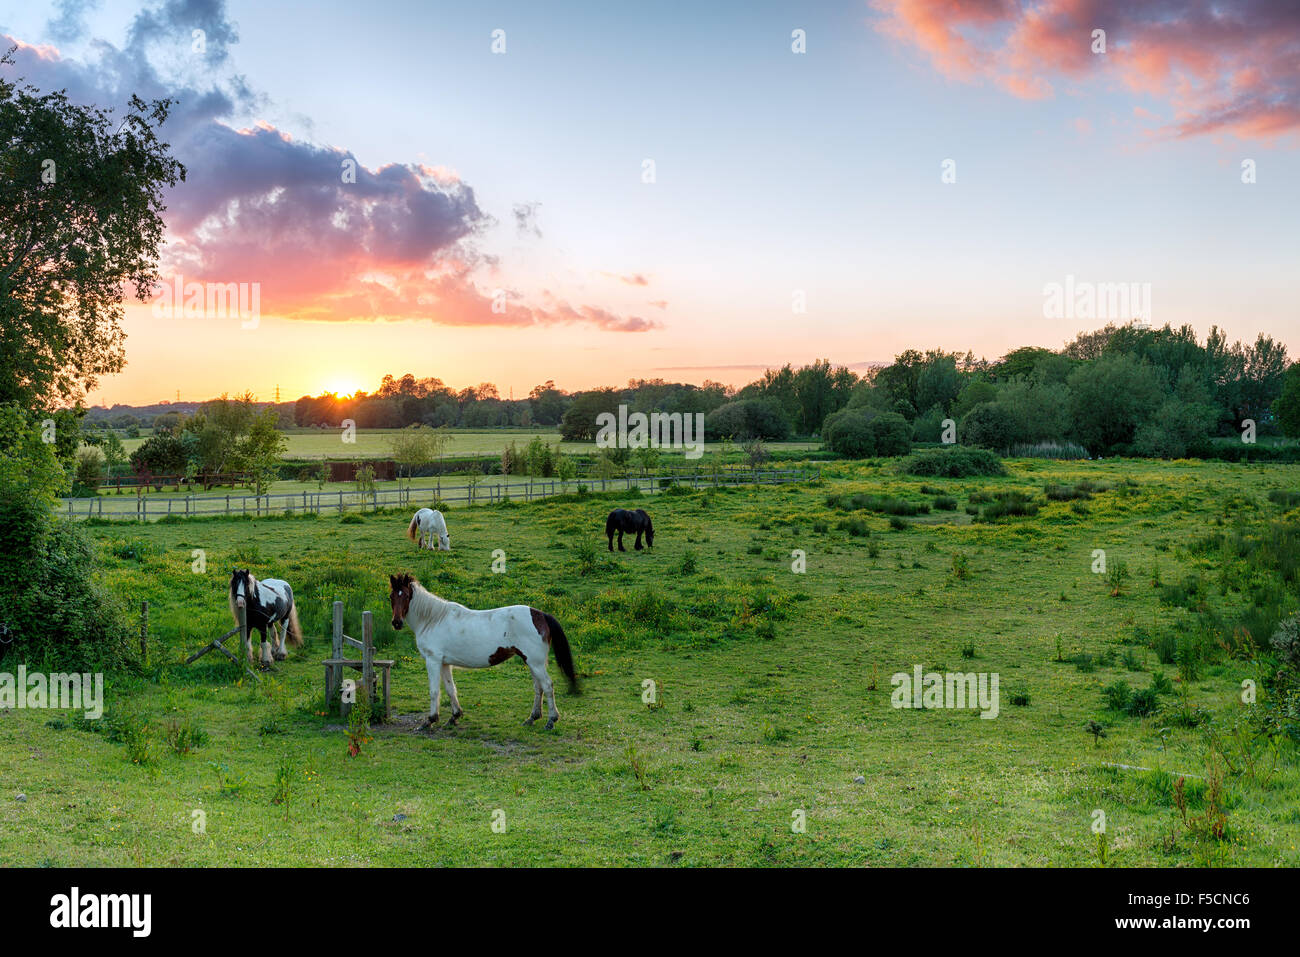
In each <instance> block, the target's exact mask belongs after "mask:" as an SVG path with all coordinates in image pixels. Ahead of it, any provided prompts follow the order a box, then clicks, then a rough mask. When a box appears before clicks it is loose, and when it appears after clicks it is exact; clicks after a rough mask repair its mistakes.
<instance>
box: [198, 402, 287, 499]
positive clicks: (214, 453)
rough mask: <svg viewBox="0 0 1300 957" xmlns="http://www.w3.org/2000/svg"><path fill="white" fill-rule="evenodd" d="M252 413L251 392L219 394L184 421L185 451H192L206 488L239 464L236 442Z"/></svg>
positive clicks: (251, 418)
mask: <svg viewBox="0 0 1300 957" xmlns="http://www.w3.org/2000/svg"><path fill="white" fill-rule="evenodd" d="M256 416H257V411H256V407H255V406H254V404H253V396H252V394H251V393H248V392H245V393H244V394H243V395H241V396H236V397H235V398H233V399H232V398H230V397H229V396H228V395H227V394H225V393H222V395H221V398H219V399H213V400H212V401H211V402H205V403H204V404H203V405H202V406H201V407H200V408H199V411H198V412H196V413H195V414H194V415H192V416H191V417H190V418H189V419H187V420H186V421H185V427H184V434H185V435H186V436H190V437H192V438H191V439H190V445H189V446H188V447H187V449H186V452H187V455H188V454H191V453H192V454H193V456H194V458H195V460H196V463H197V465H198V468H199V472H200V473H201V475H202V476H203V484H204V485H205V486H206V487H209V488H210V487H211V486H212V483H213V482H214V481H216V477H217V476H219V475H224V474H226V473H228V472H231V471H233V470H235V469H238V468H239V467H240V466H239V462H238V459H239V453H240V442H241V441H242V440H243V439H244V437H245V436H247V435H248V432H249V429H250V427H251V426H252V424H253V421H254V419H255V417H256ZM277 418H278V417H277Z"/></svg>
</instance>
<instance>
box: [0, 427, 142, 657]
mask: <svg viewBox="0 0 1300 957" xmlns="http://www.w3.org/2000/svg"><path fill="white" fill-rule="evenodd" d="M64 481H65V479H64V473H63V469H62V467H61V465H60V464H59V462H58V460H57V458H56V457H55V453H54V451H53V450H52V449H51V447H50V446H49V445H47V444H45V443H44V442H42V441H41V437H40V430H39V428H38V427H37V425H36V423H35V422H33V421H32V420H31V419H29V418H28V417H27V416H26V415H25V414H24V413H23V412H21V411H19V410H17V409H16V408H14V407H12V406H0V580H3V581H4V582H6V583H8V584H7V587H6V588H5V589H4V592H3V594H0V625H3V626H4V627H5V628H6V629H7V633H8V634H9V635H12V636H13V638H12V639H11V643H10V644H0V655H13V656H14V657H15V658H17V659H19V660H23V661H25V662H26V664H27V666H28V667H29V668H32V669H36V668H39V667H45V666H47V665H57V666H58V670H65V669H77V670H82V671H97V670H101V669H103V670H107V669H111V668H112V667H114V666H116V665H119V664H121V663H122V662H123V661H124V660H125V657H126V642H125V635H126V634H127V631H128V629H127V625H126V617H125V613H124V609H123V608H122V606H121V604H120V603H119V602H118V601H117V600H116V599H114V598H112V597H110V596H109V594H108V593H107V592H105V591H104V590H103V589H102V588H101V586H100V585H99V584H98V583H97V582H96V580H95V575H94V572H95V570H96V566H97V564H98V563H97V560H96V558H97V556H96V551H95V549H94V548H93V547H92V545H91V543H90V541H89V540H88V539H87V538H86V536H85V535H84V534H83V533H82V531H81V530H80V529H78V528H76V527H74V526H73V525H72V524H71V523H70V522H67V521H64V520H62V519H59V518H57V517H56V516H55V514H54V510H53V506H54V502H55V496H56V495H57V494H58V493H59V492H61V491H63V490H64V489H65V488H66V486H65V485H64Z"/></svg>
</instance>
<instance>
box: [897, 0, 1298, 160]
mask: <svg viewBox="0 0 1300 957" xmlns="http://www.w3.org/2000/svg"><path fill="white" fill-rule="evenodd" d="M872 5H873V6H874V7H875V9H876V10H877V11H878V12H879V13H880V14H881V18H880V20H879V21H878V23H877V24H876V26H877V29H878V30H879V31H880V32H881V33H883V34H885V35H886V36H889V37H893V38H895V39H897V40H900V41H902V42H904V43H906V44H909V45H911V46H914V47H916V48H918V49H919V50H921V51H922V52H923V53H925V54H926V55H927V56H928V57H929V60H930V62H931V64H932V65H933V66H934V67H935V68H936V69H938V70H939V71H940V72H942V73H943V74H944V75H945V76H949V77H952V78H954V79H958V80H961V81H964V82H979V81H986V82H992V83H994V84H996V85H998V86H1000V87H1001V88H1002V89H1004V90H1006V91H1008V92H1009V93H1011V94H1013V95H1015V96H1018V97H1022V98H1032V99H1042V98H1045V97H1049V96H1052V95H1054V93H1055V92H1056V87H1057V85H1058V84H1060V83H1062V82H1064V83H1065V84H1067V85H1068V86H1073V85H1076V84H1078V83H1081V82H1087V81H1090V80H1096V81H1099V82H1108V81H1109V82H1111V83H1116V84H1118V85H1119V86H1120V87H1122V88H1124V89H1127V90H1129V91H1131V92H1132V93H1135V94H1143V95H1146V96H1150V97H1153V98H1156V99H1159V100H1163V101H1164V103H1165V105H1166V106H1167V108H1168V110H1169V111H1170V113H1171V114H1172V120H1171V121H1170V122H1167V123H1166V124H1165V126H1164V127H1163V128H1162V129H1161V130H1160V131H1159V134H1160V135H1163V136H1176V137H1177V136H1198V135H1202V134H1206V133H1230V134H1233V135H1235V136H1238V137H1241V138H1244V139H1261V138H1262V139H1272V138H1276V137H1279V136H1283V135H1286V134H1290V133H1294V132H1296V131H1297V130H1298V129H1300V70H1297V69H1296V63H1297V61H1298V60H1300V6H1297V5H1296V4H1293V3H1277V2H1274V0H1187V2H1182V3H1177V2H1155V3H1133V2H1130V0H1041V2H1032V3H1031V2H1029V0H873V2H872ZM1095 29H1101V30H1105V31H1106V52H1105V53H1104V54H1099V53H1093V52H1092V42H1093V40H1092V32H1093V30H1095Z"/></svg>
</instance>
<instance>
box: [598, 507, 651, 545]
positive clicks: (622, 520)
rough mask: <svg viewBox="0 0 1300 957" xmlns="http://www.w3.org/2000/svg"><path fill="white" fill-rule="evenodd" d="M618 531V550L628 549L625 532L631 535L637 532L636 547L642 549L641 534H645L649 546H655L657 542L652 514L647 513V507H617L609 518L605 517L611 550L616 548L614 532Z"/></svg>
mask: <svg viewBox="0 0 1300 957" xmlns="http://www.w3.org/2000/svg"><path fill="white" fill-rule="evenodd" d="M615 532H618V550H619V551H620V552H625V551H627V549H626V548H624V547H623V533H624V532H627V533H628V534H629V535H631V534H632V533H633V532H635V533H636V548H637V550H638V551H640V550H641V536H642V535H643V534H644V535H645V543H646V546H647V547H653V546H654V543H655V527H654V525H652V524H651V523H650V516H649V515H647V514H646V513H645V509H643V508H638V509H636V510H635V511H630V510H628V509H626V508H616V509H614V511H612V512H610V513H609V518H607V519H605V535H606V536H607V537H608V538H609V550H610V551H611V552H612V551H613V550H614V533H615Z"/></svg>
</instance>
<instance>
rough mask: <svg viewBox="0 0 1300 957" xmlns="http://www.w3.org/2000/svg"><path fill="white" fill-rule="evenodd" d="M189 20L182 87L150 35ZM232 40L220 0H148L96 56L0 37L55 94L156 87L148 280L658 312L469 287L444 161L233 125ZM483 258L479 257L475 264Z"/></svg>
mask: <svg viewBox="0 0 1300 957" xmlns="http://www.w3.org/2000/svg"><path fill="white" fill-rule="evenodd" d="M192 26H194V27H202V28H203V29H205V31H206V32H207V35H208V38H209V46H208V55H207V63H208V65H209V66H212V67H213V68H214V69H213V71H211V72H210V73H207V74H205V76H206V77H208V81H207V82H208V83H209V84H210V85H208V86H204V87H201V88H199V87H195V86H193V85H189V84H188V83H187V82H184V81H179V80H171V79H168V78H166V77H164V76H162V75H160V74H159V73H158V72H157V71H156V70H155V69H154V68H153V66H152V65H151V62H150V58H149V56H148V54H149V52H150V47H151V44H152V43H154V42H162V43H164V44H165V43H167V42H171V41H170V39H169V38H170V37H173V36H175V35H176V34H177V32H178V31H179V32H180V34H182V35H188V31H189V28H190V27H192ZM236 40H237V35H236V34H235V32H234V30H233V27H231V26H230V24H229V23H228V22H227V21H226V19H225V11H224V5H223V4H222V3H221V2H220V0H194V2H180V0H178V2H177V3H172V4H168V5H164V6H162V7H160V8H158V9H154V10H147V11H145V12H142V13H140V14H138V15H137V16H136V18H135V20H134V21H133V23H132V26H131V29H130V31H129V37H128V42H127V44H126V46H125V47H124V48H122V49H118V48H117V47H114V46H113V45H112V44H109V43H107V42H104V41H97V42H96V44H95V49H96V51H97V59H95V60H93V61H90V62H86V63H82V62H79V61H76V60H69V59H64V58H63V57H62V56H61V55H60V54H59V52H58V50H57V49H55V48H53V47H49V46H40V47H34V46H31V45H27V44H22V43H19V42H17V41H14V40H11V38H9V37H6V36H2V35H0V49H7V48H8V47H9V46H10V45H16V46H17V48H18V49H17V52H16V54H15V61H16V63H15V65H14V66H5V67H3V68H0V69H4V70H6V71H9V72H11V73H12V74H13V75H16V76H20V77H23V78H25V79H26V80H27V81H28V82H30V83H32V84H33V85H35V86H37V87H38V88H39V89H41V90H46V91H48V90H58V89H66V90H67V91H68V95H69V97H70V98H71V99H73V100H74V101H77V102H82V103H92V104H95V105H98V106H111V105H120V104H122V103H123V102H125V100H126V99H127V97H128V96H129V95H130V94H131V93H138V94H139V95H140V96H142V97H145V98H150V99H152V98H159V97H171V98H172V99H173V100H174V102H175V103H176V104H177V105H176V106H174V108H173V110H172V113H171V115H170V116H169V118H168V120H167V123H166V124H165V125H164V126H163V128H162V130H161V136H162V137H163V139H165V140H166V141H167V142H168V143H170V144H171V146H172V150H173V153H174V154H175V156H176V157H177V158H178V159H179V160H180V161H181V162H182V163H183V164H185V166H186V171H187V172H186V177H185V181H184V182H183V183H179V184H178V185H177V186H176V187H175V188H174V189H172V190H170V191H169V193H168V195H167V196H166V197H165V200H164V201H165V203H166V206H167V211H166V213H165V214H164V220H165V222H166V226H167V236H166V247H165V249H164V251H163V257H162V262H161V264H160V270H159V272H160V278H161V279H162V281H163V282H164V283H168V284H169V285H170V283H171V281H172V280H173V279H174V277H176V276H180V277H182V278H183V279H184V281H186V282H191V281H197V282H212V283H222V284H226V283H243V282H249V283H251V282H256V283H258V285H259V287H260V308H261V310H262V312H263V313H264V314H267V315H275V316H281V317H284V318H290V319H315V320H330V321H346V320H351V319H362V320H364V319H381V318H382V319H424V320H429V321H432V322H435V323H440V324H446V325H457V326H479V325H481V326H524V325H554V324H568V323H582V324H586V325H589V326H593V327H595V328H598V329H602V330H609V331H615V332H641V331H645V330H647V329H652V328H655V327H657V325H658V323H656V322H653V321H650V320H646V319H642V318H640V317H637V316H620V315H617V314H615V313H613V312H610V311H609V310H606V309H604V308H601V307H598V306H594V305H586V304H576V305H575V304H570V303H569V302H567V301H564V300H562V299H557V298H555V297H547V299H546V301H544V302H541V303H532V304H530V303H528V302H526V301H525V300H524V299H523V297H521V296H519V295H517V294H514V293H513V292H499V291H498V290H497V289H494V288H493V289H484V288H481V285H480V283H486V282H490V281H491V280H487V279H476V274H478V273H479V271H480V267H484V266H486V267H494V266H496V261H495V259H494V258H493V257H492V256H491V255H490V254H488V253H487V252H485V251H483V250H482V249H481V248H480V247H481V239H482V234H483V233H484V232H485V231H486V230H487V229H488V228H489V227H490V226H491V225H493V223H494V220H493V219H492V218H491V217H490V216H488V215H487V214H486V213H485V212H484V211H483V210H482V209H481V208H480V207H479V205H478V202H477V199H476V197H475V193H474V190H473V188H472V187H471V186H470V185H469V184H468V183H466V182H464V180H463V179H462V178H461V177H460V175H459V174H458V173H457V172H456V171H455V170H454V169H452V168H450V167H448V166H444V165H436V164H427V163H388V164H385V165H382V166H380V167H378V168H377V169H369V168H367V167H365V166H363V165H362V164H361V163H360V162H359V161H357V159H356V157H355V156H354V155H353V154H352V153H351V152H350V151H348V150H345V149H340V148H335V147H329V146H320V145H316V144H313V143H309V142H303V141H299V140H295V139H294V138H293V137H291V136H290V135H288V134H287V133H285V132H284V131H282V130H279V129H276V128H275V127H273V126H271V125H270V124H267V123H264V122H254V123H253V124H252V125H251V126H248V127H246V128H237V127H236V124H235V117H237V116H240V115H249V114H250V113H251V112H252V111H253V110H255V109H256V108H257V105H258V97H257V96H255V95H254V94H253V93H251V92H250V90H249V88H248V86H247V85H246V83H245V82H244V80H243V78H242V77H238V76H236V77H227V78H225V79H222V77H221V74H220V73H219V72H218V71H217V69H216V68H218V67H220V66H221V65H222V63H224V61H225V56H226V46H227V45H228V44H229V43H233V42H235V41H236ZM482 271H483V272H490V270H482Z"/></svg>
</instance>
